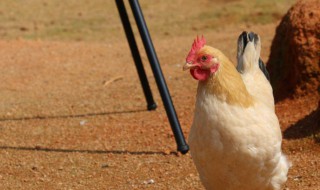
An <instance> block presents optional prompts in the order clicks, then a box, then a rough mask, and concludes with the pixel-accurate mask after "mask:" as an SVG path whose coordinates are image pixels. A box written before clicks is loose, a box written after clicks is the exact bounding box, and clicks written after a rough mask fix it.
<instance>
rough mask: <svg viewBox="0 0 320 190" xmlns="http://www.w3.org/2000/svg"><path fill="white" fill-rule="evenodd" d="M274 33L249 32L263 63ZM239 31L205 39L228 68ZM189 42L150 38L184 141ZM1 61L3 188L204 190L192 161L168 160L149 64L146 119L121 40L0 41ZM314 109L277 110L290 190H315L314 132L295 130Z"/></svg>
mask: <svg viewBox="0 0 320 190" xmlns="http://www.w3.org/2000/svg"><path fill="white" fill-rule="evenodd" d="M275 26H276V25H275V24H269V25H263V26H262V25H258V26H252V27H251V28H249V29H250V30H253V31H255V32H257V33H259V34H261V36H262V38H263V42H262V43H263V44H262V46H263V50H264V51H263V52H262V58H263V59H264V60H266V57H267V56H268V54H269V52H268V49H269V47H270V44H271V40H272V38H273V35H274V33H273V30H274V28H275ZM245 28H246V27H244V26H243V28H240V30H241V29H245ZM240 32H241V31H239V28H238V27H237V28H229V29H226V30H224V31H220V32H219V31H218V32H210V33H206V37H207V41H208V43H210V44H216V45H215V46H216V47H217V48H219V49H221V50H222V51H223V52H226V54H227V55H228V56H229V57H231V58H233V59H232V60H235V55H236V53H235V52H236V46H235V44H236V39H237V36H238V35H239V33H240ZM262 34H263V35H262ZM193 37H194V36H188V37H175V38H166V39H161V40H160V39H158V38H155V39H154V44H155V47H156V49H157V53H158V55H159V59H160V62H161V66H162V69H163V72H164V74H165V77H166V81H167V83H168V87H169V89H170V92H171V95H172V99H173V102H174V104H175V108H176V111H177V114H178V117H179V119H180V123H181V125H182V128H183V131H184V133H185V135H186V137H187V136H188V133H189V126H190V125H191V122H192V117H193V108H194V101H195V93H196V81H194V80H193V79H191V77H190V76H189V75H188V74H187V73H184V72H182V69H181V67H182V64H181V63H182V62H183V60H184V57H185V56H186V53H187V51H188V49H189V47H190V45H191V43H192V40H193ZM139 45H140V47H141V44H139ZM173 47H174V48H173ZM142 58H143V60H144V61H145V63H147V61H146V60H147V59H146V56H145V55H144V54H143V56H142ZM0 60H1V61H0V67H1V74H0V81H2V83H0V92H1V93H0V100H1V107H0V120H1V121H0V189H203V187H202V185H201V183H200V181H199V177H198V174H197V171H196V169H195V167H194V165H193V162H192V159H191V157H190V154H187V155H180V154H176V153H175V150H176V146H175V142H174V139H173V135H172V132H171V130H170V127H169V123H168V120H167V117H166V113H165V111H164V108H163V106H162V104H161V99H160V97H159V93H158V92H157V88H156V86H155V82H154V78H153V76H152V73H151V72H150V68H149V66H148V65H147V64H145V65H146V70H147V76H148V79H149V80H150V83H151V88H152V90H153V94H154V96H155V99H156V101H157V102H158V105H159V107H158V109H157V110H155V111H151V112H148V111H146V105H145V100H144V96H143V93H142V90H141V87H140V84H139V79H138V76H137V73H136V70H135V67H134V64H133V62H132V58H131V56H130V52H129V49H128V45H127V43H126V41H125V37H123V38H122V39H119V40H118V42H117V43H115V42H114V43H111V42H110V43H88V42H72V43H71V42H69V43H63V42H46V41H25V40H10V41H0ZM318 101H319V97H318V96H307V97H302V98H297V99H285V100H283V101H281V102H279V103H278V104H277V105H276V111H277V114H278V116H279V119H280V123H281V127H282V130H283V131H284V137H285V138H284V141H283V150H284V152H285V153H286V154H287V155H288V158H289V159H290V160H291V161H292V163H293V167H292V169H291V170H290V173H289V179H288V182H287V184H286V187H287V188H288V189H290V190H304V189H311V190H316V189H320V181H319V178H320V171H319V167H320V166H319V164H320V146H319V133H317V131H319V130H317V129H319V128H318V127H319V125H313V124H314V123H312V127H311V128H307V129H308V130H306V131H305V130H304V129H301V125H303V126H304V125H305V124H306V123H307V124H308V121H309V118H310V117H314V116H313V113H312V112H313V111H314V110H316V108H317V103H318ZM301 131H303V133H301Z"/></svg>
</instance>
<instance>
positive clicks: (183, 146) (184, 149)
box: [178, 144, 189, 154]
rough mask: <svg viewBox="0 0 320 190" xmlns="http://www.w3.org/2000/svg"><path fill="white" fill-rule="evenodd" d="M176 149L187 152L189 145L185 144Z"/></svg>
mask: <svg viewBox="0 0 320 190" xmlns="http://www.w3.org/2000/svg"><path fill="white" fill-rule="evenodd" d="M178 151H179V152H181V154H187V152H188V151H189V146H188V145H187V144H185V145H182V146H179V147H178Z"/></svg>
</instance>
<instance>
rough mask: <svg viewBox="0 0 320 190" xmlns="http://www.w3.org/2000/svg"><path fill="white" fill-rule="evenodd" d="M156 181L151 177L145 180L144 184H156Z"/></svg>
mask: <svg viewBox="0 0 320 190" xmlns="http://www.w3.org/2000/svg"><path fill="white" fill-rule="evenodd" d="M154 183H155V181H154V180H153V179H149V180H147V181H144V182H143V184H145V185H149V184H154Z"/></svg>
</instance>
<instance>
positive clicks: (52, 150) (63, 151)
mask: <svg viewBox="0 0 320 190" xmlns="http://www.w3.org/2000/svg"><path fill="white" fill-rule="evenodd" d="M0 150H21V151H42V152H59V153H73V152H76V153H87V154H130V155H168V154H167V153H165V152H161V151H128V150H81V149H59V148H45V147H39V146H36V147H25V146H0ZM170 154H171V155H176V154H177V153H175V152H170Z"/></svg>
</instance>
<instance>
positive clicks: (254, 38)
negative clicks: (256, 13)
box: [237, 31, 270, 80]
mask: <svg viewBox="0 0 320 190" xmlns="http://www.w3.org/2000/svg"><path fill="white" fill-rule="evenodd" d="M260 51H261V42H260V37H259V35H258V34H256V33H253V32H246V31H244V32H242V33H241V34H240V36H239V38H238V52H237V61H238V64H237V70H238V71H239V72H240V73H245V72H246V71H247V70H248V69H250V68H251V67H256V68H257V66H259V68H260V69H261V71H262V72H263V73H264V75H265V76H266V78H267V79H268V80H270V77H269V73H268V71H267V69H266V66H265V64H264V63H263V61H262V59H261V58H260Z"/></svg>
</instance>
